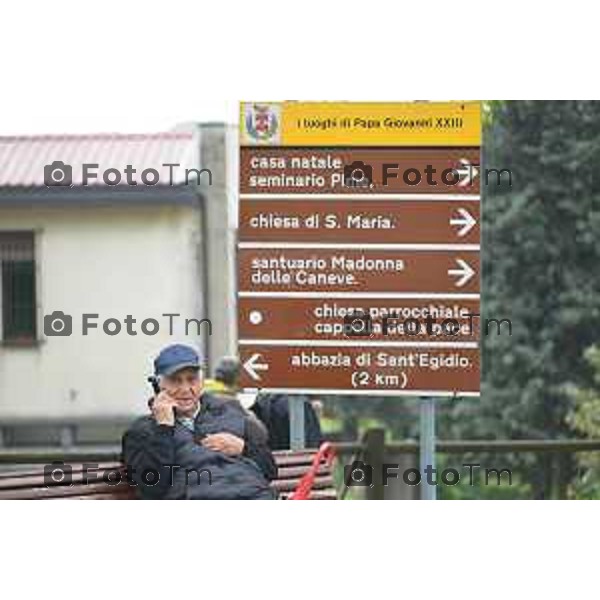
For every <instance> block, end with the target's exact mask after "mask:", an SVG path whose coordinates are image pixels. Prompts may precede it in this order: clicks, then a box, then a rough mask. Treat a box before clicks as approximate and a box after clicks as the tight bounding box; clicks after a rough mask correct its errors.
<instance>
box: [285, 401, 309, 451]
mask: <svg viewBox="0 0 600 600" xmlns="http://www.w3.org/2000/svg"><path fill="white" fill-rule="evenodd" d="M288 403H289V411H290V448H291V449H292V450H302V448H304V445H305V443H304V442H305V434H304V398H303V397H302V396H289V397H288Z"/></svg>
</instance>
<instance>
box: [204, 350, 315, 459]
mask: <svg viewBox="0 0 600 600" xmlns="http://www.w3.org/2000/svg"><path fill="white" fill-rule="evenodd" d="M240 369H241V367H240V362H239V360H238V359H237V358H236V357H234V356H224V357H223V358H222V359H221V360H220V361H219V363H218V365H217V367H216V369H215V374H214V379H212V380H208V381H207V387H209V388H210V389H214V390H217V391H218V392H219V393H222V394H226V395H228V396H230V397H235V396H236V394H237V392H238V391H239V379H240ZM250 411H252V413H254V414H255V415H256V417H258V419H259V420H260V421H261V422H262V423H264V425H265V426H266V428H267V430H268V444H269V447H270V448H271V450H289V449H290V408H289V399H288V396H286V395H281V394H265V393H261V394H259V395H258V397H257V399H256V400H255V402H254V404H252V406H251V407H250ZM322 442H323V435H322V432H321V423H320V422H319V416H318V414H317V411H316V410H315V408H314V405H313V403H312V402H310V401H309V400H304V445H305V447H306V448H318V447H319V446H320V445H321V443H322Z"/></svg>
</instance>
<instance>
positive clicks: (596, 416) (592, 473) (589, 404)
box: [567, 346, 600, 498]
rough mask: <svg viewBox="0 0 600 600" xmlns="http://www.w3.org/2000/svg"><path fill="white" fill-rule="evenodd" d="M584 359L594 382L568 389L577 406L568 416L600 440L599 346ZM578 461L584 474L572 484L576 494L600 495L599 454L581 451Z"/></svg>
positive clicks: (582, 431) (578, 427) (574, 424)
mask: <svg viewBox="0 0 600 600" xmlns="http://www.w3.org/2000/svg"><path fill="white" fill-rule="evenodd" d="M585 359H586V361H587V362H588V364H589V365H590V367H591V369H592V371H593V384H594V385H593V387H589V388H581V389H571V390H569V391H570V393H571V395H572V397H573V400H574V404H575V406H574V408H573V411H572V412H571V413H570V414H569V415H568V416H567V422H568V423H569V425H571V427H573V429H574V430H575V431H577V432H578V433H580V434H581V435H583V436H585V437H589V438H594V439H600V348H598V347H597V346H592V347H590V348H588V349H587V351H586V352H585ZM577 462H578V465H579V467H580V469H581V472H582V476H581V478H580V479H578V480H576V481H575V482H574V483H573V486H572V493H573V495H574V496H575V497H577V498H600V453H598V452H586V453H582V454H580V455H579V456H578V458H577Z"/></svg>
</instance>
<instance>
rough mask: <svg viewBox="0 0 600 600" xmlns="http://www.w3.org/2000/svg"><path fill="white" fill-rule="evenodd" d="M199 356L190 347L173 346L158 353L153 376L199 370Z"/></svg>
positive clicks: (200, 366) (182, 345)
mask: <svg viewBox="0 0 600 600" xmlns="http://www.w3.org/2000/svg"><path fill="white" fill-rule="evenodd" d="M201 368H202V365H201V361H200V355H199V354H198V352H196V350H194V349H193V348H192V347H191V346H185V345H184V344H173V345H172V346H167V347H166V348H163V349H162V350H161V351H160V354H159V355H158V356H157V357H156V359H155V360H154V374H155V375H156V376H157V377H160V376H162V375H164V376H167V377H168V376H169V375H173V373H177V371H181V369H198V370H199V369H201Z"/></svg>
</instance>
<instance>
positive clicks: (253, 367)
mask: <svg viewBox="0 0 600 600" xmlns="http://www.w3.org/2000/svg"><path fill="white" fill-rule="evenodd" d="M260 358H261V355H260V354H253V355H252V356H251V357H250V358H249V359H248V360H247V361H246V362H245V363H244V369H246V373H248V375H250V377H252V379H254V381H260V379H261V377H260V375H259V374H258V373H257V372H256V371H268V370H269V365H268V364H267V363H259V362H256V361H257V360H260Z"/></svg>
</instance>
